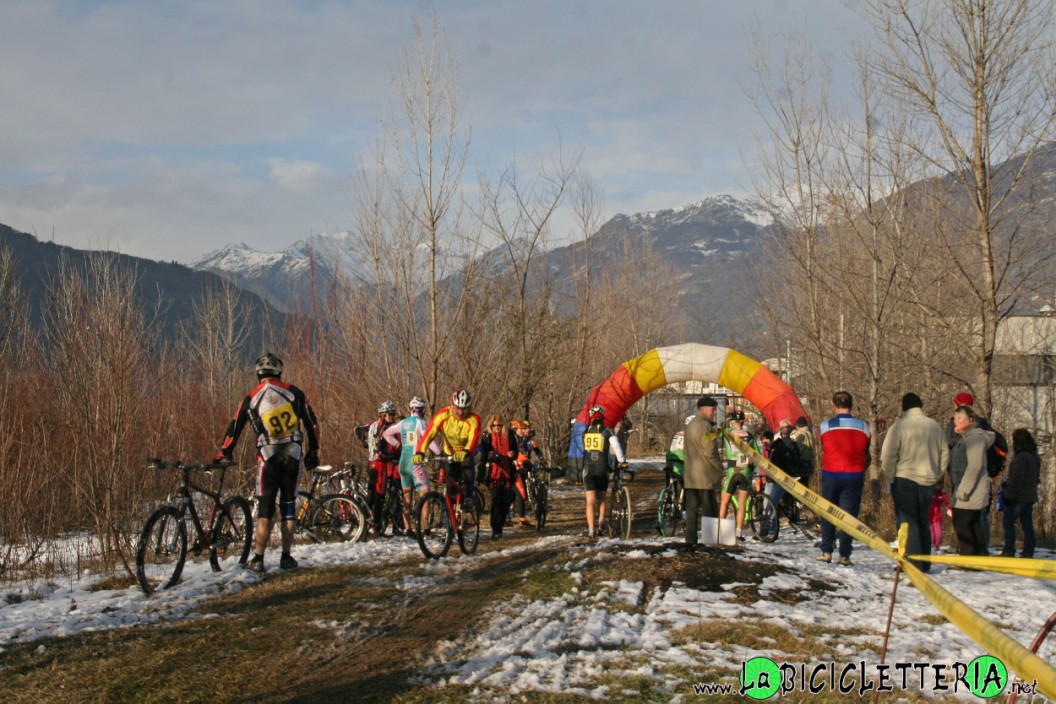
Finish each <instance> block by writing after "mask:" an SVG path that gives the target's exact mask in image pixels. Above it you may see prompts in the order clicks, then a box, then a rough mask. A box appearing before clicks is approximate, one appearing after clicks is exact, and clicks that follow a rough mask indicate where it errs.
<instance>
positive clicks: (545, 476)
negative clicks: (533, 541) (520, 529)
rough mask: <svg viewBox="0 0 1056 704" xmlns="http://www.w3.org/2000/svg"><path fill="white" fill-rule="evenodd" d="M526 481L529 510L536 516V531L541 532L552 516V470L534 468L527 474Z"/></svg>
mask: <svg viewBox="0 0 1056 704" xmlns="http://www.w3.org/2000/svg"><path fill="white" fill-rule="evenodd" d="M524 481H525V493H527V494H528V498H527V499H526V502H527V508H528V510H530V511H531V512H532V514H533V515H534V516H535V529H536V530H537V531H540V530H542V529H543V526H544V525H546V517H547V516H548V515H549V514H550V468H549V467H539V466H533V467H532V468H531V470H530V471H528V472H526V473H525V479H524Z"/></svg>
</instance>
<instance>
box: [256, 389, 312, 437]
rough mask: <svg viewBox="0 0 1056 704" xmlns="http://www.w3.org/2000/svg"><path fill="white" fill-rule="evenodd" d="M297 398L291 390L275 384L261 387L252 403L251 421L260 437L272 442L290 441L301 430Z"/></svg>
mask: <svg viewBox="0 0 1056 704" xmlns="http://www.w3.org/2000/svg"><path fill="white" fill-rule="evenodd" d="M295 400H296V397H295V396H294V394H293V392H292V391H290V390H289V389H284V388H282V387H281V386H277V385H275V384H268V383H264V384H261V385H260V388H259V389H258V390H257V393H256V394H255V395H254V396H253V399H252V401H250V407H249V408H250V420H251V421H252V422H253V429H254V430H256V431H257V434H258V435H266V436H267V437H268V439H269V440H271V441H284V440H285V441H289V440H290V439H292V438H293V437H294V436H295V435H296V433H297V432H298V431H299V430H300V429H301V419H300V418H299V417H298V416H297V411H296V410H295V409H294V401H295Z"/></svg>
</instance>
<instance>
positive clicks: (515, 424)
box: [510, 420, 528, 430]
mask: <svg viewBox="0 0 1056 704" xmlns="http://www.w3.org/2000/svg"><path fill="white" fill-rule="evenodd" d="M510 426H511V427H512V428H513V429H514V430H524V429H525V428H527V427H528V426H527V425H525V424H524V421H523V420H511V421H510Z"/></svg>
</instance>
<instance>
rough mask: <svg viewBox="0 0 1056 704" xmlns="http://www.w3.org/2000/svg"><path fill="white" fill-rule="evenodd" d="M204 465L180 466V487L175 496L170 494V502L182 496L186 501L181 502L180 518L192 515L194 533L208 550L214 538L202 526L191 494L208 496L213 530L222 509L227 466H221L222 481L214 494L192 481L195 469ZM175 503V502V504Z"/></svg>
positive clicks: (210, 525) (210, 524)
mask: <svg viewBox="0 0 1056 704" xmlns="http://www.w3.org/2000/svg"><path fill="white" fill-rule="evenodd" d="M203 466H204V465H179V467H178V469H179V470H180V480H179V482H180V485H179V487H177V489H176V491H175V492H174V493H173V494H170V502H171V501H172V500H173V497H176V496H182V497H183V498H184V499H185V500H184V501H180V502H179V506H178V508H179V511H180V517H181V518H184V517H186V515H187V512H188V510H189V511H190V514H191V524H192V525H193V526H194V531H195V533H196V534H197V536H198V540H199V542H200V545H201V547H203V548H205V549H206V550H208V549H209V548H210V547H212V542H211V541H212V538H211V536H210V535H209V531H208V530H206V529H205V527H203V525H202V521H201V517H200V516H199V515H198V509H197V508H195V505H194V497H193V496H192V494H191V492H192V491H193V492H196V493H199V494H204V495H206V496H208V497H209V498H210V499H211V500H212V502H213V505H212V507H211V509H210V511H209V527H210V528H211V527H212V525H213V522H214V521H215V520H216V512H217V510H218V509H219V508H220V505H221V504H222V503H223V502H222V500H221V499H222V496H221V493H220V492H221V490H222V489H223V486H224V475H225V473H226V472H227V465H223V466H220V467H219V469H220V481H219V482H218V486H217V490H216V491H215V492H214V491H212V490H210V489H206V488H205V487H204V486H202V485H200V484H197V483H195V482H194V480H193V479H191V471H192V470H194V469H200V468H201V467H203ZM201 471H203V472H204V471H212V469H202V470H201ZM174 503H175V502H174Z"/></svg>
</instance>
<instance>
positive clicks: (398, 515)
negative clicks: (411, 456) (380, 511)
mask: <svg viewBox="0 0 1056 704" xmlns="http://www.w3.org/2000/svg"><path fill="white" fill-rule="evenodd" d="M390 481H391V480H390ZM385 524H388V525H391V526H392V534H393V536H397V535H404V534H406V532H407V531H406V530H405V529H404V527H403V491H402V490H400V489H397V490H396V491H392V490H390V491H389V496H388V498H387V499H386V500H385V513H384V518H383V519H382V525H383V527H382V532H383V533H384V532H385V530H384V525H385Z"/></svg>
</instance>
